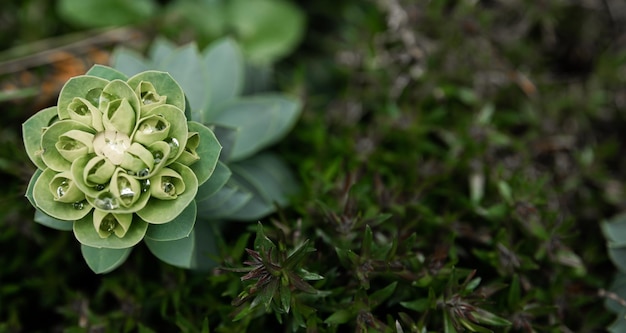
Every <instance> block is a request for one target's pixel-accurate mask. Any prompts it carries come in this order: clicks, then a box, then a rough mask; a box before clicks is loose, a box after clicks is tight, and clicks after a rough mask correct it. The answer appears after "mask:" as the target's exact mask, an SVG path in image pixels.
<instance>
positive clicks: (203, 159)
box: [188, 121, 222, 185]
mask: <svg viewBox="0 0 626 333" xmlns="http://www.w3.org/2000/svg"><path fill="white" fill-rule="evenodd" d="M188 127H189V132H197V133H198V135H199V136H200V145H199V146H198V149H197V150H196V152H197V154H198V156H200V160H199V161H197V162H196V163H194V164H192V165H190V166H189V167H190V168H191V170H193V172H194V173H195V174H196V177H197V178H198V184H199V185H202V184H204V182H206V181H207V180H208V179H209V177H211V175H212V174H213V171H214V170H215V167H216V164H217V162H218V159H219V156H220V151H221V150H222V146H221V145H220V143H219V141H217V138H216V137H215V134H214V133H213V132H212V131H211V130H210V129H208V128H207V127H206V126H204V125H202V124H200V123H197V122H194V121H190V122H188Z"/></svg>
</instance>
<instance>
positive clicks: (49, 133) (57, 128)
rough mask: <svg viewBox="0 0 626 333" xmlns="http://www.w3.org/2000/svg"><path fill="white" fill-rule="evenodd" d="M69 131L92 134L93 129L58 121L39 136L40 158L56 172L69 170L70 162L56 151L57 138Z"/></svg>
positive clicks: (67, 121)
mask: <svg viewBox="0 0 626 333" xmlns="http://www.w3.org/2000/svg"><path fill="white" fill-rule="evenodd" d="M71 130H77V131H83V132H86V133H94V130H93V129H91V128H89V127H88V126H86V125H84V124H82V123H79V122H77V121H74V120H61V121H58V122H56V123H54V124H52V126H50V127H49V128H48V129H47V130H46V131H45V132H43V135H42V136H41V148H42V149H43V154H41V158H42V160H43V162H44V163H45V164H46V165H47V166H48V167H49V168H51V169H53V170H56V171H64V170H69V169H70V162H69V161H68V160H66V159H65V158H64V157H63V155H61V153H60V152H59V151H58V149H57V141H59V137H61V136H62V135H64V134H65V133H67V132H69V131H71Z"/></svg>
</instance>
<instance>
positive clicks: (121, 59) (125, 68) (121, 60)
mask: <svg viewBox="0 0 626 333" xmlns="http://www.w3.org/2000/svg"><path fill="white" fill-rule="evenodd" d="M111 66H112V67H113V68H115V69H116V70H118V71H120V72H121V73H124V74H126V75H129V76H132V75H136V74H139V73H141V72H145V71H147V70H149V69H150V68H151V67H152V64H151V63H150V62H149V61H148V60H146V59H144V58H143V57H142V56H141V54H139V53H137V52H135V51H133V50H130V49H127V48H125V47H122V46H120V47H116V48H115V50H113V53H112V54H111Z"/></svg>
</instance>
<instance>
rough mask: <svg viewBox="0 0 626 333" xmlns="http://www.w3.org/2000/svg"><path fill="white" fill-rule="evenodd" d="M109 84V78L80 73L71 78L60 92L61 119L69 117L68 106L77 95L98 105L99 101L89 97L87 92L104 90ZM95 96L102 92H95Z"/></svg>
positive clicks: (59, 108)
mask: <svg viewBox="0 0 626 333" xmlns="http://www.w3.org/2000/svg"><path fill="white" fill-rule="evenodd" d="M107 84H109V80H105V79H102V78H99V77H96V76H90V75H79V76H75V77H73V78H71V79H69V80H68V81H67V82H66V83H65V85H63V88H62V89H61V92H60V93H59V100H58V102H57V106H58V112H59V119H67V118H69V113H68V111H67V108H68V106H69V105H70V103H72V101H73V100H74V98H75V97H81V98H85V99H87V100H88V101H89V102H91V103H92V104H93V105H94V106H96V107H97V106H98V103H97V101H95V100H93V99H92V98H88V97H89V96H88V95H87V93H89V92H90V91H96V92H97V91H98V90H102V89H104V87H105V86H106V85H107ZM95 96H100V94H95Z"/></svg>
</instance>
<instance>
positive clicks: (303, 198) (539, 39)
mask: <svg viewBox="0 0 626 333" xmlns="http://www.w3.org/2000/svg"><path fill="white" fill-rule="evenodd" d="M276 1H278V0H276ZM280 2H281V3H284V4H289V5H288V6H290V7H291V6H293V7H296V8H297V7H299V8H301V12H302V13H306V22H307V24H308V26H307V28H306V30H305V32H304V35H303V39H302V42H301V43H300V44H299V46H298V48H297V49H295V51H294V52H292V53H290V55H289V56H287V57H286V58H282V60H281V61H280V62H278V63H276V66H275V68H274V70H273V72H271V73H270V74H269V75H271V76H272V78H273V79H274V82H275V85H276V86H277V88H278V89H279V90H282V91H286V92H288V93H294V94H298V95H300V96H302V98H303V99H304V100H305V103H306V104H305V107H304V110H303V115H302V118H301V120H300V121H299V123H298V124H297V125H296V128H295V129H294V131H293V132H291V134H290V135H289V136H288V137H287V139H286V140H285V141H284V142H282V143H281V144H280V145H279V146H278V148H277V151H278V153H280V154H281V155H282V156H283V157H284V158H285V159H286V160H287V161H288V162H289V163H290V164H291V165H292V167H293V168H295V169H296V170H298V172H299V176H300V178H301V181H302V184H303V185H302V192H301V194H300V195H299V196H297V197H296V198H295V199H294V201H295V205H294V206H293V207H292V208H288V209H284V210H282V211H280V212H279V213H277V214H275V215H274V216H273V217H272V218H269V219H265V220H263V221H262V223H263V230H264V231H263V234H264V235H265V236H266V237H267V239H269V240H271V242H272V243H273V244H274V245H275V246H276V247H277V249H276V250H275V251H276V252H274V251H272V252H273V253H276V254H277V253H281V255H283V256H286V257H289V254H292V253H294V252H293V251H295V249H299V248H301V246H302V244H304V242H305V240H308V243H306V244H307V248H306V249H307V250H306V256H305V255H303V256H302V257H299V258H301V260H299V261H298V264H297V265H296V266H292V267H297V269H296V271H297V272H300V273H302V272H303V271H302V270H304V271H306V272H311V274H315V275H316V276H317V275H319V276H320V277H323V279H320V280H312V281H308V282H307V283H310V285H311V287H313V288H314V289H315V290H317V291H318V292H319V293H321V295H322V296H320V294H308V293H305V292H301V291H298V289H297V288H295V286H293V288H291V287H290V288H286V287H282V288H283V289H282V290H279V291H278V292H277V293H270V292H269V291H266V292H265V294H264V295H265V296H263V297H261V298H259V301H256V302H257V303H255V304H253V303H254V302H255V300H254V299H255V298H249V299H246V302H244V303H243V304H242V305H240V306H242V307H244V308H245V309H253V310H250V312H249V315H246V316H243V317H242V318H237V319H239V320H237V321H233V319H234V318H235V316H236V313H235V312H233V311H235V310H236V308H235V307H233V306H232V305H231V302H232V301H233V300H241V295H242V294H241V293H242V292H244V291H247V292H248V293H250V292H251V291H250V286H251V284H250V283H252V285H253V286H254V283H255V282H254V281H252V282H250V281H251V280H247V281H243V282H242V281H241V280H240V278H241V275H240V274H237V273H236V272H232V271H231V270H232V269H234V268H238V267H244V266H245V265H244V262H245V261H250V260H252V262H254V259H250V258H249V255H248V254H249V253H251V252H246V250H245V249H246V248H248V249H254V250H253V251H257V252H259V254H260V253H261V252H260V251H259V250H258V249H256V248H255V247H254V241H253V238H254V234H256V233H257V232H258V231H257V229H256V227H255V226H249V225H239V224H230V225H228V226H227V227H226V228H225V229H224V232H223V235H222V237H221V240H220V243H219V244H218V245H219V248H220V253H221V258H216V260H219V261H220V262H221V263H222V266H223V267H225V268H227V269H218V270H215V271H214V272H212V274H197V273H190V272H184V271H181V270H179V269H175V268H173V267H170V266H167V265H165V264H160V263H158V262H157V261H156V260H154V259H152V258H151V257H150V256H149V255H148V253H147V252H146V249H145V248H141V247H140V248H137V249H136V252H135V253H134V254H133V256H132V258H130V259H129V261H128V262H127V263H125V264H124V265H123V266H122V267H120V269H118V270H117V271H116V272H114V273H112V274H110V275H107V276H94V275H93V274H91V273H90V272H89V270H88V269H87V268H85V267H83V266H80V265H76V264H75V262H76V258H78V257H79V256H80V253H79V252H78V251H77V249H75V248H74V247H73V246H71V245H70V244H71V237H69V236H68V235H66V234H62V233H59V232H55V231H51V230H46V229H44V228H42V227H40V226H39V225H36V224H35V223H33V221H32V218H31V216H32V211H31V210H30V209H29V208H28V207H27V204H26V201H25V199H23V198H22V195H23V193H24V190H25V186H26V183H27V179H28V177H29V175H30V174H31V173H32V166H30V164H29V163H28V162H27V158H26V157H25V153H24V152H23V151H22V150H21V148H20V147H21V146H22V145H21V143H20V137H19V135H18V134H17V133H19V124H20V123H21V122H22V121H23V120H24V119H26V118H27V116H28V114H30V113H31V112H33V111H34V110H31V109H30V108H29V107H28V104H25V103H24V102H20V101H17V100H15V101H9V102H5V103H4V104H3V105H2V109H3V115H4V117H3V121H2V128H1V132H0V143H1V144H0V173H1V175H2V176H3V177H4V178H5V179H8V180H9V181H8V182H6V183H5V186H4V187H3V192H2V193H3V194H2V198H0V216H2V218H0V223H2V230H3V233H2V234H1V235H0V249H1V251H2V253H3V255H2V256H1V257H0V265H2V267H3V269H2V270H0V318H2V319H0V320H1V321H0V332H20V331H23V332H37V331H46V332H50V331H67V332H74V331H80V332H83V331H91V332H126V331H138V332H156V331H182V332H209V331H211V332H245V331H253V330H256V331H276V330H283V331H291V330H292V329H293V330H300V331H308V332H345V331H356V332H425V331H436V332H460V331H462V330H465V331H475V332H487V331H490V330H493V331H498V332H500V331H504V332H533V331H534V332H601V331H604V330H605V328H606V327H608V326H609V325H611V323H612V322H613V321H614V320H615V317H616V316H615V314H614V313H623V311H624V308H626V301H624V298H623V296H620V295H622V292H621V290H622V289H624V288H623V284H622V283H616V284H615V285H614V288H613V289H610V287H611V281H612V278H613V272H616V268H615V266H614V265H613V264H612V263H611V261H610V260H609V256H608V252H607V248H606V245H605V240H604V238H603V235H602V232H601V230H600V225H601V223H600V222H601V221H603V220H606V219H609V218H611V217H612V216H616V215H617V214H619V213H622V212H623V211H624V209H625V208H626V205H625V201H624V200H623V198H624V189H625V188H624V179H625V178H624V174H623V171H622V170H624V169H625V167H626V159H624V156H626V154H624V151H623V145H622V143H623V142H624V139H625V138H624V136H623V131H622V129H623V128H625V126H626V117H625V116H624V115H625V114H626V112H624V111H625V109H626V98H625V96H626V90H624V87H625V85H624V80H625V76H624V70H625V69H626V67H625V66H626V62H625V60H626V52H625V50H626V49H625V46H626V44H625V43H624V41H625V40H626V39H625V37H626V35H624V32H625V31H626V14H625V13H626V9H625V8H624V5H623V4H622V2H621V1H617V0H603V1H596V2H594V1H584V0H575V1H531V0H511V1H488V0H484V1H469V0H442V1H429V2H426V1H424V2H421V1H411V0H368V1H362V0H349V1H341V2H339V1H329V0H319V1H314V2H313V1H303V0H302V1H291V2H289V1H280ZM183 3H187V2H186V1H182V0H180V1H171V2H168V1H162V2H161V3H160V4H159V6H164V7H162V8H167V6H174V7H175V6H183V5H182V4H183ZM212 3H214V2H212V1H206V2H203V5H211V4H212ZM1 6H2V9H3V10H2V11H1V12H2V13H11V15H8V14H3V16H2V21H3V22H7V23H10V24H3V25H2V32H3V33H2V34H1V37H0V38H1V39H0V42H1V43H2V45H3V46H4V47H5V48H9V47H11V46H16V45H20V44H24V43H28V42H32V41H36V40H39V39H43V38H48V37H52V36H57V35H60V34H65V33H68V32H72V31H74V32H76V31H78V32H80V31H81V30H80V29H79V28H76V27H74V26H72V25H70V24H68V23H67V22H66V21H64V20H63V19H61V18H60V16H58V15H57V14H56V12H55V9H54V8H53V6H52V5H51V4H49V3H48V2H45V1H41V0H31V1H27V2H17V1H6V2H4V3H3V4H2V5H1ZM159 8H161V7H159ZM172 8H173V7H172ZM34 9H37V11H35V10H34ZM42 9H43V10H42ZM45 9H48V10H47V11H46V10H45ZM40 10H42V11H41V12H46V13H48V12H49V13H50V15H43V17H40V16H37V15H40V14H37V13H40ZM162 11H163V12H164V13H167V10H165V9H163V10H162ZM207 15H208V14H207ZM166 16H167V15H166ZM180 17H184V16H180ZM280 19H281V17H275V18H274V20H273V21H280ZM190 20H191V19H190ZM158 22H159V24H153V26H151V25H149V24H146V25H144V26H142V25H139V26H138V27H137V29H139V30H140V31H142V32H146V33H148V35H150V34H154V33H155V32H154V31H153V29H157V30H158V32H157V33H162V34H165V35H166V36H168V37H169V38H172V39H174V40H176V41H177V42H181V43H182V42H185V41H187V40H189V39H196V38H198V39H199V43H200V44H202V43H203V42H202V38H206V37H202V36H203V34H202V33H200V31H199V28H198V27H193V25H189V26H186V25H179V24H171V22H174V21H167V20H163V21H158ZM175 22H180V20H178V21H175ZM207 22H215V21H211V20H207ZM215 31H220V32H219V33H221V34H228V33H230V32H232V31H231V28H228V29H226V30H219V29H218V30H215ZM251 38H252V37H251ZM39 70H40V71H41V72H42V73H41V74H42V75H44V74H45V73H46V68H42V69H39ZM37 74H39V73H37ZM44 77H45V76H44ZM313 248H314V249H316V251H315V252H308V251H309V249H313ZM265 249H266V250H267V247H266V248H265ZM296 252H297V251H296ZM273 255H274V254H273ZM269 257H271V256H269V255H268V258H269ZM252 258H254V256H252ZM261 258H263V256H261ZM274 259H275V260H277V261H275V260H274ZM274 259H272V261H271V262H272V263H274V264H276V265H280V264H281V263H284V261H280V260H278V258H274ZM280 267H282V266H280ZM278 271H281V270H280V269H279V270H278ZM287 271H289V270H287ZM302 274H304V273H302ZM299 276H300V277H302V275H299ZM290 281H292V280H289V279H287V285H288V286H289V285H290V284H289V282H290ZM616 281H623V279H618V280H616ZM287 290H288V292H287ZM270 291H272V290H270ZM268 295H278V296H272V297H270V296H268ZM284 295H288V296H289V297H287V296H284ZM274 297H278V299H276V300H274ZM268 299H270V300H271V302H270V306H269V307H266V306H260V307H250V306H251V305H256V304H258V303H259V302H260V303H265V304H268ZM605 300H606V301H607V306H609V308H610V309H611V310H612V311H613V312H614V313H613V312H608V311H606V309H605V307H604V302H605ZM275 301H276V302H275ZM272 302H275V303H272ZM272 304H274V305H272ZM287 305H289V306H287ZM33 314H36V315H37V318H38V320H36V321H34V320H32V319H31V318H32V317H33ZM302 323H305V324H304V325H303V324H302ZM508 323H510V325H508ZM302 326H306V328H304V327H302ZM281 328H282V329H281ZM614 331H617V330H615V329H614Z"/></svg>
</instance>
